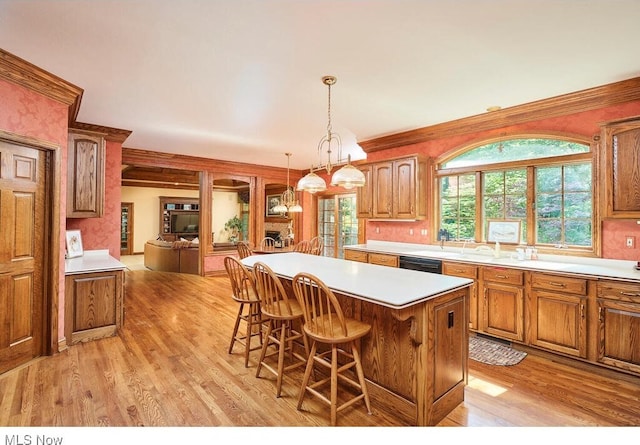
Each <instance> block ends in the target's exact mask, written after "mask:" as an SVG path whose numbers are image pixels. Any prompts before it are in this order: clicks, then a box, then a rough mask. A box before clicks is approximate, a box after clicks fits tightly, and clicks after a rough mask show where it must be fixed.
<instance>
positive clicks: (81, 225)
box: [66, 141, 122, 259]
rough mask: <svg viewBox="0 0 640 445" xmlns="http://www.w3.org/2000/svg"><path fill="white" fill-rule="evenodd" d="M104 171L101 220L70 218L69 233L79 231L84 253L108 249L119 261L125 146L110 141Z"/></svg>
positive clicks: (68, 222) (106, 150)
mask: <svg viewBox="0 0 640 445" xmlns="http://www.w3.org/2000/svg"><path fill="white" fill-rule="evenodd" d="M105 155H106V159H105V169H104V176H105V177H104V190H105V197H104V211H103V214H102V217H100V218H68V219H67V221H66V226H67V230H80V233H81V234H82V246H83V248H84V250H103V249H108V250H109V255H111V256H112V257H114V258H118V259H119V258H120V192H121V177H120V176H121V171H122V144H121V143H119V142H111V141H107V143H106V149H105Z"/></svg>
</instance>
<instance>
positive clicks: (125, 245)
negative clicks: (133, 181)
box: [120, 202, 133, 255]
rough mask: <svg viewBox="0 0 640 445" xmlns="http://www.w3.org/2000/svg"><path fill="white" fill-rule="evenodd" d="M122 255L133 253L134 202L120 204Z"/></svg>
mask: <svg viewBox="0 0 640 445" xmlns="http://www.w3.org/2000/svg"><path fill="white" fill-rule="evenodd" d="M120 255H133V203H132V202H123V203H121V204H120Z"/></svg>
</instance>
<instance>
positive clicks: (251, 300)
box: [224, 256, 262, 368]
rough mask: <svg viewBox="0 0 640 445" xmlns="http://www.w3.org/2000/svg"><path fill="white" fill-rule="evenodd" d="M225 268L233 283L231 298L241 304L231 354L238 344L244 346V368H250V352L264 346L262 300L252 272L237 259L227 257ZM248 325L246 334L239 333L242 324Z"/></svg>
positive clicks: (234, 329) (230, 347) (230, 346)
mask: <svg viewBox="0 0 640 445" xmlns="http://www.w3.org/2000/svg"><path fill="white" fill-rule="evenodd" d="M224 267H225V269H226V270H227V275H228V276H229V282H230V283H231V298H233V300H234V301H236V302H237V303H238V304H239V307H238V314H237V315H236V322H235V325H234V326H233V334H231V343H230V344H229V354H231V353H232V352H233V346H234V345H235V343H236V342H238V343H240V344H242V345H244V366H245V368H246V367H248V366H249V352H250V351H254V350H257V349H260V348H261V346H262V313H261V311H260V299H259V298H258V292H257V291H256V287H255V281H254V278H253V275H252V274H251V271H249V269H247V268H246V267H245V265H244V264H242V263H241V262H240V260H238V259H237V258H235V257H231V256H228V257H225V259H224ZM241 322H244V323H245V324H246V331H245V333H244V334H241V333H238V331H239V328H240V323H241ZM253 337H259V341H260V342H259V345H257V346H255V347H253V348H252V347H251V339H252V338H253Z"/></svg>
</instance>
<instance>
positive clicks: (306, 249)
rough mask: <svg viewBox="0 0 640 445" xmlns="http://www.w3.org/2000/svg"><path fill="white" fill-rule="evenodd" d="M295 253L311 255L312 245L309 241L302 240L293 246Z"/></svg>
mask: <svg viewBox="0 0 640 445" xmlns="http://www.w3.org/2000/svg"><path fill="white" fill-rule="evenodd" d="M293 251H294V252H299V253H311V243H310V242H309V241H308V240H302V241H300V242H299V243H298V244H296V245H295V246H293Z"/></svg>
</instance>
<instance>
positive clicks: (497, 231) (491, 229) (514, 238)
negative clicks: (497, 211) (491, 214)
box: [487, 219, 520, 244]
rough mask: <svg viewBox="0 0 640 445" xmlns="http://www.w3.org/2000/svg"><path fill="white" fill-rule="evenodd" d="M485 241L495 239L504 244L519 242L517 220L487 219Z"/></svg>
mask: <svg viewBox="0 0 640 445" xmlns="http://www.w3.org/2000/svg"><path fill="white" fill-rule="evenodd" d="M487 223H488V225H487V242H489V243H495V242H496V241H498V242H500V243H504V244H518V243H519V242H520V221H519V220H506V219H500V220H497V219H496V220H489V221H487Z"/></svg>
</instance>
